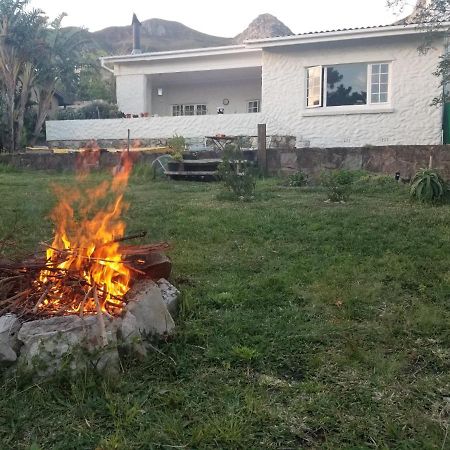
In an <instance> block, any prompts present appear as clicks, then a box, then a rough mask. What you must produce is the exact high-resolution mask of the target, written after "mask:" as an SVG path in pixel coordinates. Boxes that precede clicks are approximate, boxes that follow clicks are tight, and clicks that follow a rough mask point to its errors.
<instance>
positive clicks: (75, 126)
mask: <svg viewBox="0 0 450 450" xmlns="http://www.w3.org/2000/svg"><path fill="white" fill-rule="evenodd" d="M264 122H265V117H264V116H263V114H262V113H259V114H257V113H253V114H223V115H211V116H192V117H189V116H184V117H150V118H139V119H103V120H102V119H99V120H50V121H48V122H47V141H49V142H51V141H88V140H95V139H111V140H112V139H126V138H127V131H128V130H130V132H131V138H132V139H159V138H169V137H172V136H173V135H175V134H178V135H181V136H184V137H186V138H198V137H204V136H214V135H216V134H226V135H250V136H253V135H256V134H257V126H258V123H264ZM269 131H272V132H273V134H275V130H270V129H269Z"/></svg>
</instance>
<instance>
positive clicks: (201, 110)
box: [172, 104, 207, 116]
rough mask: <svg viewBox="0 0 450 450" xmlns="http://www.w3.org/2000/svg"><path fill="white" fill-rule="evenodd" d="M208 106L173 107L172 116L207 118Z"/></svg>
mask: <svg viewBox="0 0 450 450" xmlns="http://www.w3.org/2000/svg"><path fill="white" fill-rule="evenodd" d="M206 113H207V108H206V105H204V104H199V105H196V104H194V105H172V116H205V115H206Z"/></svg>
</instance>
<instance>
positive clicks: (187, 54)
mask: <svg viewBox="0 0 450 450" xmlns="http://www.w3.org/2000/svg"><path fill="white" fill-rule="evenodd" d="M258 50H260V49H258V48H249V47H247V46H246V45H243V44H241V45H226V46H222V47H204V48H193V49H187V50H170V51H164V52H149V53H140V54H137V55H131V54H128V55H118V56H105V57H103V58H101V60H102V61H103V62H104V63H105V64H108V63H120V62H137V61H153V60H164V59H177V58H192V57H197V56H216V55H228V54H239V53H254V52H255V51H258Z"/></svg>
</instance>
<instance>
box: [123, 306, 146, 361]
mask: <svg viewBox="0 0 450 450" xmlns="http://www.w3.org/2000/svg"><path fill="white" fill-rule="evenodd" d="M120 338H121V343H122V345H123V346H124V347H125V348H126V349H127V350H129V351H131V352H132V353H134V354H135V355H137V356H139V357H141V358H142V357H144V356H146V355H147V349H146V348H145V345H144V343H143V338H142V334H141V332H140V331H139V325H138V321H137V319H136V317H135V316H134V315H133V314H132V313H131V312H130V311H127V312H126V313H125V316H124V317H123V319H122V323H121V327H120Z"/></svg>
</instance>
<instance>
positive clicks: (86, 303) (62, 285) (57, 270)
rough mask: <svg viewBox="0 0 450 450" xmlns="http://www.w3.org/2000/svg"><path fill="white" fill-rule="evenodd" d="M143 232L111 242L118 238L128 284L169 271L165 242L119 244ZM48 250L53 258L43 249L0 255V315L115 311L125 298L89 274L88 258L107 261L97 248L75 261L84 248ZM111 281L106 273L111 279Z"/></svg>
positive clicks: (166, 274) (24, 316)
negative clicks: (18, 257) (17, 256)
mask: <svg viewBox="0 0 450 450" xmlns="http://www.w3.org/2000/svg"><path fill="white" fill-rule="evenodd" d="M143 236H145V233H140V234H138V235H133V236H127V237H122V238H120V239H117V240H115V241H113V242H111V244H113V243H114V244H115V245H116V246H117V245H118V243H120V244H119V247H118V249H119V253H120V255H121V260H120V261H119V265H122V266H123V267H124V268H126V269H127V271H129V273H130V274H131V280H130V285H131V284H132V283H134V282H135V281H136V280H138V279H142V278H147V279H152V280H155V281H156V280H159V279H160V278H169V276H170V272H171V268H172V264H171V262H170V259H169V258H168V257H167V256H166V255H165V253H164V252H165V251H166V250H168V248H169V245H168V244H167V243H157V244H148V245H138V246H131V245H123V242H125V241H127V240H130V239H134V238H140V237H143ZM43 245H44V246H45V247H47V249H48V247H49V246H48V245H46V244H43ZM104 245H108V244H104ZM52 250H53V251H52V258H48V257H46V254H48V252H47V253H46V252H45V251H44V252H40V253H38V254H36V255H34V256H32V257H30V258H28V259H25V260H23V261H19V262H17V261H13V260H8V259H2V258H0V316H2V315H5V314H7V313H13V314H15V315H17V316H18V317H19V318H20V319H21V320H22V321H30V320H36V319H45V318H49V317H58V316H66V315H75V314H78V315H79V316H80V317H83V315H94V314H97V315H101V314H104V315H106V316H112V317H114V316H120V314H121V313H122V311H123V308H124V307H125V305H126V304H127V296H126V294H125V295H122V296H118V295H114V294H113V293H112V292H111V291H110V290H109V289H108V288H107V286H108V283H106V282H105V283H96V282H95V281H93V279H92V277H90V276H88V275H89V274H90V271H91V267H92V265H93V264H96V265H97V266H98V265H100V267H101V265H102V264H105V265H106V264H107V263H110V262H111V261H107V260H105V259H102V256H101V254H102V252H100V251H97V249H96V250H95V251H94V252H93V253H92V255H90V256H89V257H83V258H85V262H83V264H82V266H81V267H80V265H79V264H76V262H77V261H79V258H80V256H79V255H80V254H85V252H82V251H81V250H80V251H79V249H76V248H74V249H72V248H71V249H70V250H58V249H55V248H53V249H52ZM99 255H100V256H99ZM63 262H66V263H65V264H62V263H63ZM62 266H64V267H62ZM114 283H115V280H114V279H111V280H110V285H111V284H114Z"/></svg>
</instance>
